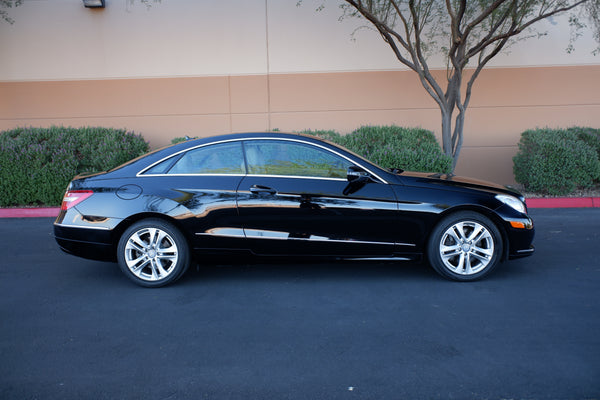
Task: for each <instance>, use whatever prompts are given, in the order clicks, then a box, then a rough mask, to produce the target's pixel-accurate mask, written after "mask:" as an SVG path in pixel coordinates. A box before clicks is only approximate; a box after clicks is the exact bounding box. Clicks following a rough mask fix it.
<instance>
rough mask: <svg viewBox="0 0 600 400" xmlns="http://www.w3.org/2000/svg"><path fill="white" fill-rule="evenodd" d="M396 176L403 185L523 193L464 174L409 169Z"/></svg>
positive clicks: (518, 194)
mask: <svg viewBox="0 0 600 400" xmlns="http://www.w3.org/2000/svg"><path fill="white" fill-rule="evenodd" d="M398 176H399V177H400V178H401V180H402V183H404V184H405V185H411V186H431V185H435V186H436V187H440V186H442V187H447V188H448V189H461V188H465V189H476V190H484V191H488V192H495V193H505V194H509V195H512V196H516V197H519V198H522V197H523V195H522V194H521V193H519V191H517V190H515V189H512V188H509V187H506V186H502V185H499V184H497V183H493V182H488V181H484V180H480V179H474V178H467V177H464V176H456V175H448V174H432V173H426V172H411V171H404V172H402V173H401V174H399V175H398Z"/></svg>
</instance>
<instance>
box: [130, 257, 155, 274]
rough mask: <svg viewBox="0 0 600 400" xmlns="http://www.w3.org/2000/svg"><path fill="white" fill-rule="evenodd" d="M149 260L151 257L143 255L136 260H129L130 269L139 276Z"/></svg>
mask: <svg viewBox="0 0 600 400" xmlns="http://www.w3.org/2000/svg"><path fill="white" fill-rule="evenodd" d="M149 262H150V259H149V258H148V257H146V256H145V255H143V256H141V257H139V258H137V259H135V260H132V261H130V262H128V264H129V269H130V270H131V272H133V273H134V274H136V275H138V276H139V275H140V274H141V273H142V271H143V270H144V268H145V267H146V266H147V265H148V263H149Z"/></svg>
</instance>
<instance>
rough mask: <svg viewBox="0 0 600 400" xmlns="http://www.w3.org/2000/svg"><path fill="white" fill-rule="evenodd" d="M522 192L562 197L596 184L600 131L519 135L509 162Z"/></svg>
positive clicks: (598, 181) (542, 131)
mask: <svg viewBox="0 0 600 400" xmlns="http://www.w3.org/2000/svg"><path fill="white" fill-rule="evenodd" d="M513 161H514V167H513V171H514V174H515V180H516V181H517V182H519V183H521V184H523V186H524V187H525V189H526V190H528V191H532V192H538V193H544V194H550V195H565V194H569V193H572V192H573V191H575V190H576V189H581V188H589V187H592V186H594V185H598V184H600V129H592V128H579V127H574V128H569V129H550V128H544V129H535V130H528V131H525V132H523V133H522V134H521V140H520V142H519V151H518V153H517V155H516V156H515V157H514V158H513Z"/></svg>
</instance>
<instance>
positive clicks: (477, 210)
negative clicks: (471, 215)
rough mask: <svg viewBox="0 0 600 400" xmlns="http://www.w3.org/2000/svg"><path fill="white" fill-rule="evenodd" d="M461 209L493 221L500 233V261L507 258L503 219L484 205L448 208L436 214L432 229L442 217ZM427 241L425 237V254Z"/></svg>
mask: <svg viewBox="0 0 600 400" xmlns="http://www.w3.org/2000/svg"><path fill="white" fill-rule="evenodd" d="M461 211H470V212H475V213H478V214H481V215H483V216H485V217H487V218H488V219H489V220H490V221H492V223H494V225H495V226H496V228H498V231H499V232H500V235H501V236H502V255H501V257H500V261H505V260H507V259H508V254H509V250H510V249H509V246H510V242H509V239H508V232H507V231H506V227H505V224H504V221H503V220H502V218H500V216H498V214H496V213H495V212H494V211H493V210H491V209H489V208H487V207H484V206H481V205H478V204H466V205H460V206H456V207H452V208H448V209H446V210H444V211H443V212H441V213H440V214H439V215H438V218H437V219H436V221H435V223H434V224H433V228H432V231H433V229H434V228H435V227H436V226H437V225H438V224H439V223H440V222H441V221H442V220H443V219H444V218H446V217H448V216H449V215H452V214H456V213H458V212H461ZM428 242H429V238H427V241H426V242H425V254H427V251H428V250H429V249H428Z"/></svg>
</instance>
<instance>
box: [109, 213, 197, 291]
mask: <svg viewBox="0 0 600 400" xmlns="http://www.w3.org/2000/svg"><path fill="white" fill-rule="evenodd" d="M117 260H118V263H119V267H120V268H121V270H122V271H123V273H125V275H126V276H127V277H128V278H129V279H131V280H132V281H133V282H135V283H136V284H138V285H140V286H145V287H159V286H164V285H167V284H169V283H172V282H174V281H175V280H177V279H178V278H180V277H181V276H182V275H183V273H184V272H185V271H186V270H187V268H188V266H189V264H190V255H189V247H188V244H187V241H186V239H185V237H184V236H183V234H182V233H181V232H180V231H179V230H178V229H177V228H176V227H175V226H174V225H173V224H171V223H169V222H167V221H163V220H161V219H145V220H142V221H138V222H136V223H134V224H133V225H131V226H130V227H129V228H127V229H126V230H125V232H123V235H122V236H121V239H120V240H119V245H118V247H117Z"/></svg>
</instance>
